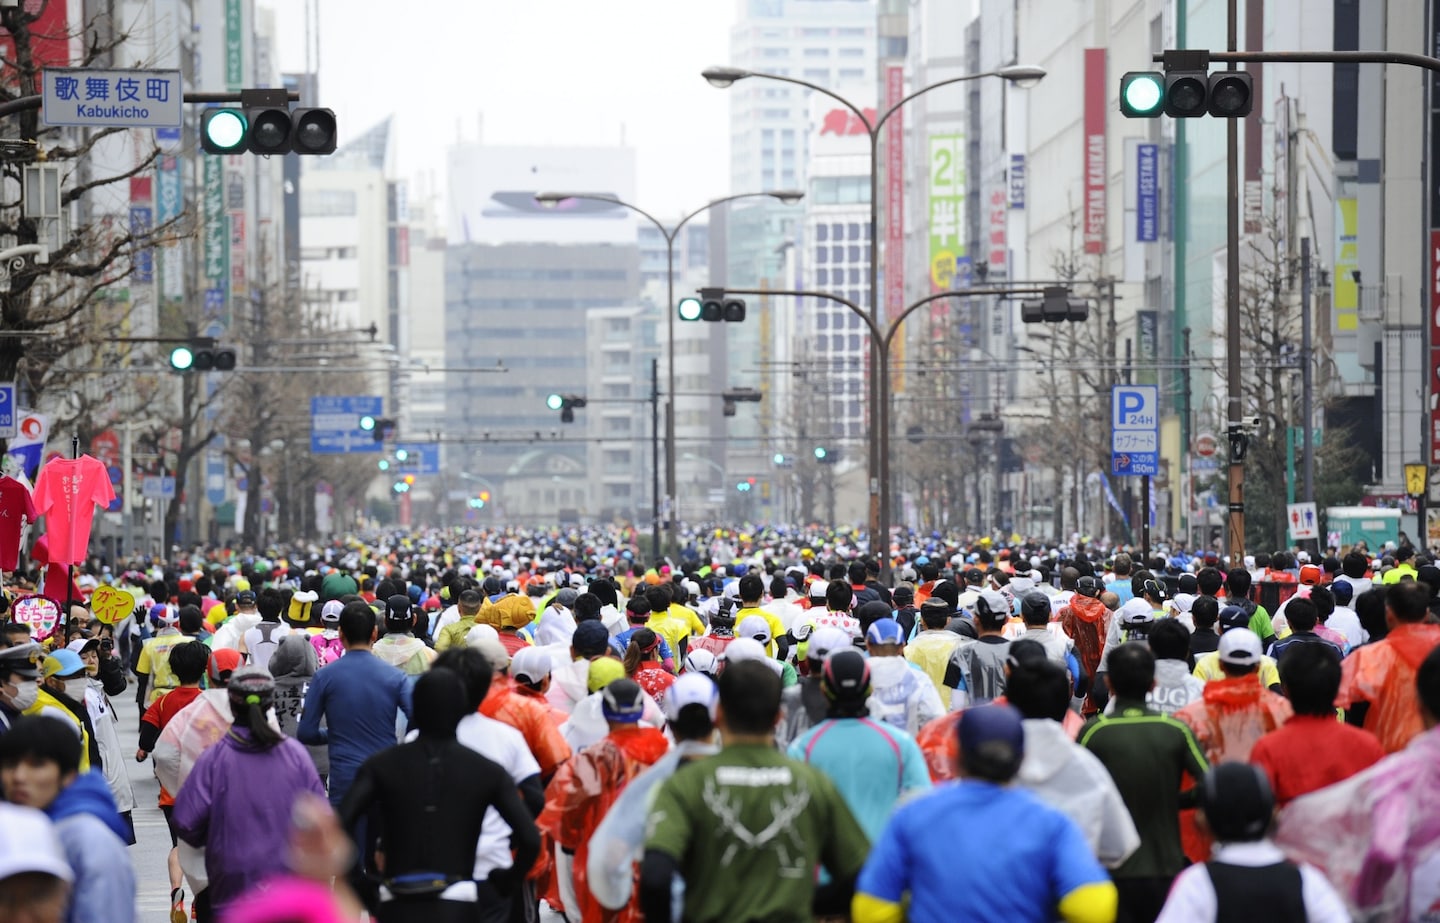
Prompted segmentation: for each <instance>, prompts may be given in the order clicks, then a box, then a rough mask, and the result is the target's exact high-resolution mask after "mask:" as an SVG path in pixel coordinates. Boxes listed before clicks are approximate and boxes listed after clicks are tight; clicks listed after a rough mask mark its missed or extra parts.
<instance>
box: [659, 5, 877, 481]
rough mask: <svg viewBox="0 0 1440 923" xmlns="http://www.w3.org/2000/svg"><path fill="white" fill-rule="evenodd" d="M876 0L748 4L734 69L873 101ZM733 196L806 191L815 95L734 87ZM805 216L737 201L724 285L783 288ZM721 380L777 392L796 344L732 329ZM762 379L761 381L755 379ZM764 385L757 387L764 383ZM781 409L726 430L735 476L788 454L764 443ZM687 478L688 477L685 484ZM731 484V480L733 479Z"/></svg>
mask: <svg viewBox="0 0 1440 923" xmlns="http://www.w3.org/2000/svg"><path fill="white" fill-rule="evenodd" d="M875 36H876V6H875V2H874V0H742V2H741V4H740V9H739V15H738V16H737V21H736V24H735V26H734V27H733V28H732V30H731V41H730V51H731V60H730V62H729V63H730V64H732V65H734V66H736V67H740V68H744V69H746V70H750V71H754V72H756V73H761V74H774V75H777V76H782V77H791V78H795V79H799V80H804V81H807V82H809V83H813V84H815V85H817V86H820V87H823V88H825V89H828V90H832V91H835V92H839V93H842V94H849V95H851V97H852V99H853V98H854V96H855V95H856V94H858V96H859V98H860V100H861V101H866V100H869V99H872V98H873V94H871V93H870V92H869V90H868V88H869V87H872V86H874V83H875V80H876V66H875V53H876V46H875ZM727 92H728V93H730V94H731V96H730V125H731V143H730V188H731V191H732V192H734V193H745V192H763V191H767V190H776V189H805V190H807V191H808V185H809V168H810V162H811V150H810V144H811V138H812V133H811V98H812V96H814V95H815V94H813V93H812V91H810V90H808V89H806V88H804V87H801V86H796V85H794V84H789V83H785V82H781V81H775V80H764V79H753V78H752V79H747V80H742V81H740V82H738V83H736V84H735V85H734V86H733V87H732V88H730V89H729V90H728V91H727ZM801 216H802V212H801V210H800V209H799V208H796V207H794V206H785V205H782V204H781V203H779V202H778V201H775V200H771V199H756V200H753V201H746V202H741V203H737V204H736V205H735V206H734V207H733V208H731V209H730V210H729V213H728V216H727V226H728V240H727V241H726V254H725V256H726V259H725V262H724V263H723V264H722V265H723V269H724V273H725V275H724V278H723V280H722V279H717V278H715V277H713V276H712V281H714V282H716V283H720V282H723V284H725V285H727V286H731V287H734V288H756V287H761V286H762V285H763V286H765V287H769V288H780V287H782V286H783V285H784V284H785V283H787V282H789V281H793V280H787V279H785V278H784V276H785V273H786V266H787V263H786V248H787V247H788V246H791V245H793V244H794V243H795V241H796V239H797V236H798V235H797V230H798V224H799V222H800V221H801ZM789 302H791V299H782V298H771V299H767V304H766V305H765V308H764V310H766V311H781V312H785V311H793V310H796V308H795V307H794V305H793V304H792V303H789ZM729 326H733V327H734V328H735V329H731V330H726V331H725V337H726V344H725V360H726V363H727V365H728V371H727V373H726V375H725V378H724V380H725V381H726V382H727V383H728V384H730V385H733V386H745V387H755V386H757V385H758V386H759V387H760V388H761V389H762V390H765V389H768V388H769V387H771V384H772V382H771V379H770V376H769V375H768V374H767V373H768V372H769V371H770V370H773V369H777V368H784V367H785V366H786V364H787V363H790V362H792V361H794V355H795V354H794V352H793V351H792V348H791V343H789V342H782V341H780V340H779V339H777V338H775V337H774V336H773V335H770V336H766V335H765V334H764V333H763V332H764V331H773V330H774V329H775V328H776V326H777V325H776V324H775V323H774V322H773V321H772V320H765V321H764V322H755V321H752V322H748V323H746V324H741V325H729ZM757 371H758V373H759V374H757ZM757 378H758V381H757ZM776 413H777V409H776V408H775V407H774V402H773V401H769V400H768V399H767V404H766V406H765V407H763V408H762V413H760V414H744V413H741V414H737V415H736V416H735V417H732V418H729V419H728V420H727V421H726V422H727V426H726V430H725V432H726V445H727V451H726V465H725V467H726V469H727V472H728V473H729V474H731V475H746V476H762V477H763V476H768V475H770V474H771V472H772V471H773V461H772V457H773V455H774V453H775V452H776V451H777V450H783V447H782V446H776V445H772V444H769V443H768V442H767V436H768V434H767V433H766V432H765V431H764V430H765V423H767V422H768V423H773V422H774V421H775V419H776ZM682 480H683V479H682ZM731 480H733V478H731Z"/></svg>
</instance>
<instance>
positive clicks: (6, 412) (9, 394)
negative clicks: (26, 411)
mask: <svg viewBox="0 0 1440 923" xmlns="http://www.w3.org/2000/svg"><path fill="white" fill-rule="evenodd" d="M18 435H20V430H19V428H18V425H17V422H16V417H15V383H14V382H13V381H12V382H10V383H9V384H4V385H0V439H14V438H15V437H16V436H18Z"/></svg>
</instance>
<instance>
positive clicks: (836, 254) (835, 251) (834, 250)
mask: <svg viewBox="0 0 1440 923" xmlns="http://www.w3.org/2000/svg"><path fill="white" fill-rule="evenodd" d="M830 262H832V263H843V262H845V248H844V247H831V248H830Z"/></svg>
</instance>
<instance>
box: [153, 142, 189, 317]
mask: <svg viewBox="0 0 1440 923" xmlns="http://www.w3.org/2000/svg"><path fill="white" fill-rule="evenodd" d="M184 208H185V185H184V181H183V177H182V175H181V173H180V159H179V158H178V157H176V156H174V155H173V154H165V155H163V156H161V157H160V160H159V162H158V163H157V165H156V169H155V224H156V225H157V226H162V227H163V226H164V225H166V224H168V223H169V222H171V221H174V220H176V219H177V218H179V217H180V213H181V212H182V211H183V210H184ZM159 258H160V294H161V295H162V296H163V297H165V298H171V299H176V298H184V297H185V261H184V259H183V258H182V256H181V253H180V249H179V244H178V243H177V242H174V241H172V242H170V243H166V244H162V245H161V247H160V254H159Z"/></svg>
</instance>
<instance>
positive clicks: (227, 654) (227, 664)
mask: <svg viewBox="0 0 1440 923" xmlns="http://www.w3.org/2000/svg"><path fill="white" fill-rule="evenodd" d="M238 669H240V652H239V651H237V650H232V649H230V648H228V647H222V648H220V649H219V650H217V651H211V652H210V668H209V673H210V681H211V682H214V683H221V684H224V683H227V682H229V681H230V676H231V674H233V673H234V672H235V671H236V670H238Z"/></svg>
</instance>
